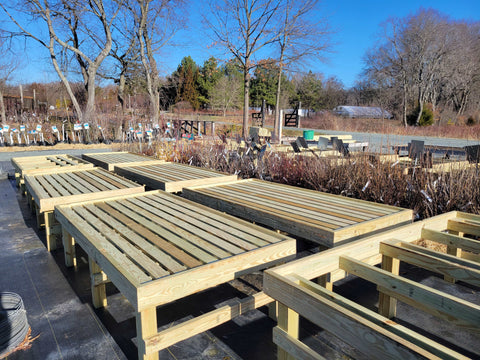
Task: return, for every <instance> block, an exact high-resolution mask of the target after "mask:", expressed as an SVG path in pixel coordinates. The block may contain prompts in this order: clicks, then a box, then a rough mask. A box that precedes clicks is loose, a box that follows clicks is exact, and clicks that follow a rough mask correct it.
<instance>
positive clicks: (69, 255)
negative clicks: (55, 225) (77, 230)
mask: <svg viewBox="0 0 480 360" xmlns="http://www.w3.org/2000/svg"><path fill="white" fill-rule="evenodd" d="M62 239H63V249H64V252H65V266H67V267H72V266H77V257H76V255H75V240H74V239H73V237H72V235H70V234H69V233H68V231H66V230H65V228H63V227H62Z"/></svg>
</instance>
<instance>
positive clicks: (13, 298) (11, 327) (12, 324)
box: [0, 292, 30, 358]
mask: <svg viewBox="0 0 480 360" xmlns="http://www.w3.org/2000/svg"><path fill="white" fill-rule="evenodd" d="M29 329H30V326H29V325H28V321H27V312H26V311H25V309H24V307H23V301H22V298H21V297H20V296H19V295H17V294H15V293H12V292H1V293H0V358H1V357H2V355H6V354H8V353H9V352H11V351H12V350H14V349H15V348H16V347H17V346H18V345H20V344H21V343H22V341H23V340H24V339H25V337H26V336H27V333H28V330H29Z"/></svg>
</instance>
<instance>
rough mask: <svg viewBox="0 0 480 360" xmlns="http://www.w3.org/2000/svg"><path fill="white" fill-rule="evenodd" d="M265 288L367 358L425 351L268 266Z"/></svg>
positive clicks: (413, 356)
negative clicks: (307, 289)
mask: <svg viewBox="0 0 480 360" xmlns="http://www.w3.org/2000/svg"><path fill="white" fill-rule="evenodd" d="M264 291H265V292H266V293H267V295H269V296H271V297H272V298H273V299H275V300H277V301H279V302H280V303H282V304H285V306H287V307H288V308H290V309H292V310H294V311H296V312H297V313H299V314H305V316H306V317H307V318H308V319H309V321H311V322H313V323H314V324H316V325H318V326H320V327H322V328H324V329H328V331H329V332H330V333H332V334H334V335H336V336H337V337H339V338H340V339H342V340H343V341H345V342H346V343H348V344H349V345H350V346H353V347H355V348H356V349H357V350H358V351H360V352H362V353H363V354H365V355H366V356H367V357H368V358H369V359H379V360H384V359H418V355H417V354H418V353H420V354H422V355H423V356H425V355H427V354H426V351H425V350H423V349H421V348H420V347H418V346H417V345H415V344H412V343H410V342H408V341H406V340H405V339H403V338H402V337H401V336H398V335H396V334H392V333H391V332H388V331H386V330H385V329H383V328H382V327H380V326H378V325H376V324H375V323H372V322H371V321H368V320H367V319H365V318H363V317H362V316H360V315H358V314H356V313H354V312H352V311H350V310H348V309H346V308H344V307H342V306H339V305H337V304H336V303H335V302H334V301H331V300H330V299H328V298H324V297H322V296H320V295H318V294H315V293H313V292H309V291H305V289H304V288H302V287H301V286H300V285H298V284H296V283H295V282H293V281H291V280H288V279H286V278H285V277H282V276H280V275H278V274H275V273H274V272H273V271H271V270H267V271H265V273H264Z"/></svg>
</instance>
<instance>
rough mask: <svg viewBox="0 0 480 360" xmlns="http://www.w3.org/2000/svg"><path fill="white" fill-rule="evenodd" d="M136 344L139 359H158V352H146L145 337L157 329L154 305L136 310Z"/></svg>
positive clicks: (154, 332)
mask: <svg viewBox="0 0 480 360" xmlns="http://www.w3.org/2000/svg"><path fill="white" fill-rule="evenodd" d="M136 322H137V344H138V345H137V346H138V359H139V360H158V352H152V353H150V354H147V352H146V350H147V347H146V344H145V339H147V338H148V337H150V336H152V335H155V334H156V333H157V331H158V329H157V308H156V307H155V306H153V307H151V308H148V309H145V310H142V311H141V312H137V316H136Z"/></svg>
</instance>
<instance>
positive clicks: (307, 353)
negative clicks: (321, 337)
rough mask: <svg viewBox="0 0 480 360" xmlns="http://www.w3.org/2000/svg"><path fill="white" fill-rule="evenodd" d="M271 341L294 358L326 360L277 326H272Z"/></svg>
mask: <svg viewBox="0 0 480 360" xmlns="http://www.w3.org/2000/svg"><path fill="white" fill-rule="evenodd" d="M273 343H274V344H275V345H277V346H279V347H280V348H282V349H284V350H285V351H287V352H288V353H289V354H291V355H292V356H293V357H294V358H295V359H302V360H326V358H324V357H323V356H322V355H320V354H318V353H317V352H315V351H314V350H312V349H311V348H309V347H308V346H307V345H305V344H304V343H302V342H301V341H300V340H297V339H295V338H293V337H292V336H290V335H288V333H287V332H286V331H284V330H282V329H280V328H279V327H278V326H275V327H274V328H273Z"/></svg>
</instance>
